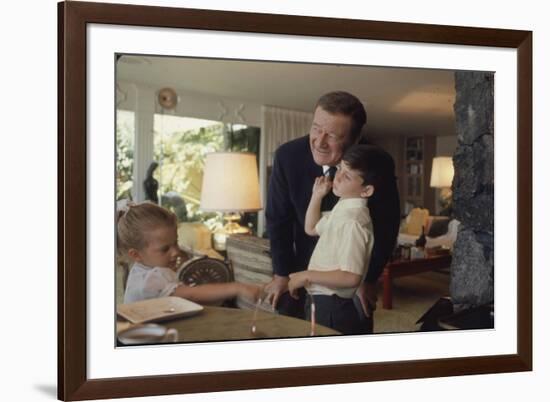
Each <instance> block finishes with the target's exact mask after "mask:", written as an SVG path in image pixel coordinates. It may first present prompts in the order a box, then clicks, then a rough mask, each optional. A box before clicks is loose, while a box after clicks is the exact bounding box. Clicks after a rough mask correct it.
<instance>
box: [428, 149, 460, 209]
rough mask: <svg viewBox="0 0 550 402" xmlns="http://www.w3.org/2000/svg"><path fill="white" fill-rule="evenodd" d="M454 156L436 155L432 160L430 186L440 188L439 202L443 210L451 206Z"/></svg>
mask: <svg viewBox="0 0 550 402" xmlns="http://www.w3.org/2000/svg"><path fill="white" fill-rule="evenodd" d="M454 173H455V171H454V167H453V158H451V157H450V156H436V157H435V158H434V159H433V162H432V177H431V179H430V187H434V188H439V189H440V193H439V202H440V204H441V207H442V208H443V210H448V209H449V207H450V206H451V200H452V194H453V192H452V190H451V186H452V185H453V176H454Z"/></svg>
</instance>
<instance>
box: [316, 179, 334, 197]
mask: <svg viewBox="0 0 550 402" xmlns="http://www.w3.org/2000/svg"><path fill="white" fill-rule="evenodd" d="M331 190H332V180H330V178H329V177H326V176H320V177H317V178H315V183H313V190H312V191H311V192H312V197H318V198H323V197H324V196H325V195H327V194H328V193H329V192H330V191H331Z"/></svg>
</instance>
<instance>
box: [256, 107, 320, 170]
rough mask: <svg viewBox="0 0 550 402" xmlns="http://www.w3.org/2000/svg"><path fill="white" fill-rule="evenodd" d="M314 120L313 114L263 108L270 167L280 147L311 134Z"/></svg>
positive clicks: (264, 137)
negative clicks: (310, 130)
mask: <svg viewBox="0 0 550 402" xmlns="http://www.w3.org/2000/svg"><path fill="white" fill-rule="evenodd" d="M312 119H313V113H308V112H301V111H298V110H289V109H282V108H279V107H274V106H262V134H263V140H264V141H265V147H266V148H265V150H266V153H265V155H266V163H267V165H268V166H271V165H272V163H273V156H274V154H275V150H276V149H277V147H278V146H279V145H281V144H284V143H285V142H287V141H290V140H292V139H294V138H298V137H302V136H304V135H306V134H307V133H309V129H310V127H311V121H312Z"/></svg>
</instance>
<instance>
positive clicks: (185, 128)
mask: <svg viewBox="0 0 550 402" xmlns="http://www.w3.org/2000/svg"><path fill="white" fill-rule="evenodd" d="M259 139H260V130H259V128H255V127H248V126H245V125H241V124H225V123H222V122H218V121H212V120H202V119H195V118H189V117H179V116H172V115H161V114H155V119H154V161H155V162H156V163H158V168H157V169H156V170H155V172H154V173H153V177H154V178H155V179H157V180H158V182H159V201H160V203H161V205H162V206H164V207H167V208H169V209H172V210H173V211H174V212H175V213H176V215H177V216H178V219H179V220H180V221H202V222H205V223H206V224H207V225H208V226H209V227H210V228H211V229H214V228H216V227H217V226H219V225H221V223H222V219H221V214H220V213H212V212H202V211H200V209H199V207H200V195H201V188H202V174H203V169H204V161H205V158H206V154H207V153H210V152H217V151H224V150H231V151H244V152H253V153H255V154H256V155H257V156H258V153H259ZM222 179H223V178H220V180H222ZM256 215H257V214H246V216H245V217H244V218H243V222H242V223H243V224H250V225H251V226H253V227H255V226H256V220H257V219H256Z"/></svg>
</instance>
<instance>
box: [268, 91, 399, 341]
mask: <svg viewBox="0 0 550 402" xmlns="http://www.w3.org/2000/svg"><path fill="white" fill-rule="evenodd" d="M365 122H366V112H365V109H364V107H363V105H362V104H361V102H360V101H359V100H358V99H357V98H356V97H355V96H353V95H351V94H349V93H347V92H342V91H338V92H330V93H328V94H325V95H323V96H322V97H321V98H320V99H319V100H318V101H317V105H316V107H315V112H314V116H313V122H312V125H311V129H310V132H309V135H307V136H305V137H301V138H298V139H295V140H292V141H289V142H287V143H285V144H283V145H281V146H280V147H279V148H278V149H277V151H276V153H275V159H274V161H273V170H272V173H271V178H270V182H269V190H268V199H267V206H266V220H267V233H268V236H269V240H270V244H271V256H272V261H273V280H272V281H271V282H270V283H269V284H268V285H267V286H266V288H265V289H266V292H267V294H268V300H269V301H270V302H271V303H272V305H273V307H274V308H276V309H277V310H278V311H279V313H281V314H285V315H290V316H294V317H298V318H304V316H303V314H304V313H303V312H304V308H303V307H304V303H305V293H303V292H302V293H301V294H300V298H299V299H298V300H296V299H294V298H292V297H290V295H289V293H288V280H289V277H288V275H289V274H291V273H293V272H298V271H302V270H305V269H307V266H308V262H309V259H310V257H311V254H312V252H313V249H314V248H315V244H316V243H317V239H318V238H317V237H311V236H308V235H307V234H306V233H305V231H304V220H305V214H306V210H307V206H308V204H309V200H310V198H311V191H312V187H313V183H314V181H315V178H316V177H319V176H322V175H323V174H325V171H329V172H330V171H331V170H333V169H330V168H331V167H334V166H336V165H337V164H338V163H340V160H341V158H342V155H343V154H344V152H345V150H346V149H347V148H349V147H350V146H351V145H353V144H356V143H358V142H359V141H360V137H361V129H362V127H363V125H364V124H365ZM388 157H389V159H390V160H391V162H392V163H391V165H392V166H390V167H389V168H388V172H387V175H386V177H385V179H384V183H385V186H384V188H383V190H382V191H376V192H375V194H374V195H373V197H372V199H370V200H369V204H368V206H369V209H370V215H371V219H372V221H373V229H374V247H373V251H372V255H371V260H370V264H369V269H368V273H367V276H366V279H365V283H364V284H363V285H362V286H361V287H360V288H359V290H358V292H357V294H358V296H359V297H358V299H357V300H356V306H357V307H358V312H359V313H360V315H362V319H363V326H364V328H363V332H365V333H371V332H372V312H373V311H374V309H375V306H376V282H377V280H378V277H379V276H380V273H381V272H382V269H383V267H384V265H385V264H386V262H387V261H388V259H389V257H390V255H391V253H392V250H393V248H394V245H395V241H396V238H397V232H398V230H399V221H400V208H399V194H398V191H397V183H396V179H395V167H394V166H393V160H392V159H391V156H389V155H388ZM325 198H327V199H324V200H323V209H324V210H330V209H332V207H333V206H334V205H335V204H336V202H337V198H336V196H334V194H333V193H332V192H330V193H329V194H328V195H327V196H326V197H325ZM361 313H363V314H361Z"/></svg>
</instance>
